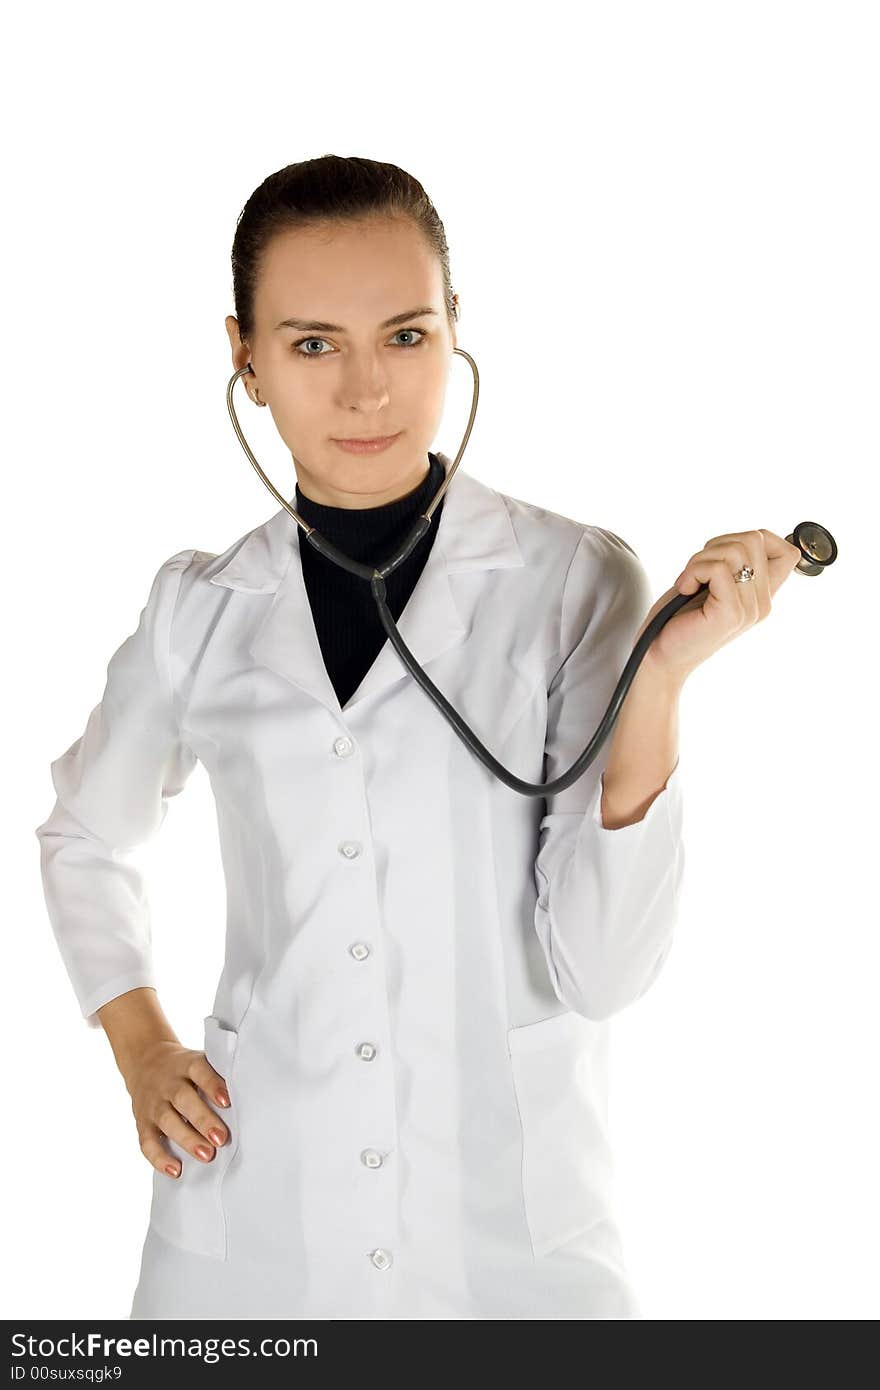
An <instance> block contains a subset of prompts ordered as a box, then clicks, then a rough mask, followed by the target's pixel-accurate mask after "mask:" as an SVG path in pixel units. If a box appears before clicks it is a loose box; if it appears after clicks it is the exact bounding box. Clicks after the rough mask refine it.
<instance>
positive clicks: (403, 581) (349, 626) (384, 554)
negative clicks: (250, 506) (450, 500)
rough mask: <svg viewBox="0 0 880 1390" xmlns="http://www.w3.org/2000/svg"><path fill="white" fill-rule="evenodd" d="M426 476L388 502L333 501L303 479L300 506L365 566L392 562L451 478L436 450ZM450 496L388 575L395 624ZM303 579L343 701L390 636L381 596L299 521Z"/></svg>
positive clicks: (306, 516) (317, 526)
mask: <svg viewBox="0 0 880 1390" xmlns="http://www.w3.org/2000/svg"><path fill="white" fill-rule="evenodd" d="M428 461H429V465H430V466H429V469H428V472H427V474H426V476H425V478H424V481H423V482H421V483H420V484H419V486H418V487H417V488H415V489H414V490H413V491H412V492H408V493H407V494H406V495H405V496H403V497H396V498H395V499H394V501H392V502H386V503H385V504H384V505H383V506H381V507H362V508H355V507H330V506H327V505H325V504H324V503H323V502H313V501H312V499H311V498H310V497H305V496H304V495H303V493H301V492H300V490H299V483H297V485H296V504H295V505H296V510H297V511H298V512H299V514H300V516H301V517H302V518H303V520H304V521H307V522H308V524H309V525H310V526H314V527H315V529H316V530H317V531H319V532H320V534H321V535H322V536H326V538H327V540H328V541H332V542H333V544H334V545H336V546H338V547H339V549H340V550H342V551H343V552H344V553H345V554H346V555H350V556H351V558H352V559H353V560H360V561H361V562H362V563H363V564H369V563H379V562H381V561H383V560H386V559H387V558H388V556H389V555H391V554H392V552H393V551H394V550H395V549H396V547H397V546H398V545H399V544H400V542H401V541H403V540H404V539H405V537H406V536H407V534H408V532H409V531H410V530H411V529H412V526H413V524H414V522H415V519H416V517H417V516H418V515H419V514H420V513H421V512H424V510H425V508H426V507H427V505H428V503H429V502H430V501H431V498H432V497H433V496H434V494H435V493H436V491H437V489H438V488H439V487H440V485H441V483H442V482H443V478H444V476H445V470H444V468H443V464H442V463H441V462H440V460H439V459H438V458H437V456H436V454H431V453H429V454H428ZM445 501H446V497H445V494H444V496H443V497H442V498H441V500H440V504H439V506H438V507H437V508H436V510H435V511H434V513H433V515H432V517H431V525H430V527H429V528H428V530H427V531H426V533H425V535H424V536H422V538H421V540H420V541H419V543H418V545H417V546H415V548H414V549H413V550H412V551H411V552H410V554H409V555H408V556H407V557H406V559H405V560H404V561H403V563H402V564H400V565H398V566H397V569H396V570H394V571H393V572H392V573H391V574H389V575H388V578H387V579H386V580H385V585H386V602H387V604H388V607H389V608H390V609H391V612H392V615H393V617H394V621H395V622H399V621H400V615H401V614H402V612H403V610H404V608H405V607H406V604H407V601H408V599H409V596H410V594H411V593H412V591H413V589H414V588H415V586H416V583H417V581H418V578H419V575H420V574H421V572H422V570H423V568H424V565H425V561H426V560H427V558H428V555H429V554H430V552H431V547H432V545H433V544H434V537H435V536H436V534H437V527H438V526H439V524H440V517H441V514H442V512H443V503H444V502H445ZM297 537H298V540H299V553H300V557H301V559H302V569H303V579H304V580H305V586H306V592H307V593H308V596H309V603H310V604H311V608H312V618H313V621H314V624H315V631H316V632H317V635H318V642H319V644H320V647H321V655H322V656H323V658H324V665H325V666H326V668H327V674H328V675H329V677H330V680H331V681H332V683H333V688H334V689H335V691H336V697H337V699H338V700H339V703H340V705H344V704H345V703H346V701H347V700H348V699H349V698H350V697H351V696H352V695H353V694H354V692H355V691H356V690H357V688H358V686H359V685H360V683H361V681H362V680H363V678H364V676H365V675H366V673H367V671H368V670H369V669H370V667H371V666H372V664H373V662H374V661H375V659H376V657H377V656H378V654H379V651H380V649H381V648H382V647H383V646H384V644H385V641H386V637H385V629H384V627H383V626H382V620H381V619H380V617H379V613H378V611H377V608H376V602H375V599H374V598H373V595H372V592H371V590H370V585H369V583H368V581H367V580H366V579H359V578H358V576H357V575H356V574H349V572H348V570H344V569H341V568H340V566H339V565H334V563H333V561H332V560H328V559H327V557H326V555H322V554H321V553H320V551H318V550H316V549H315V547H314V546H313V545H309V543H308V541H307V540H306V538H305V536H304V535H303V534H302V530H301V528H300V527H297Z"/></svg>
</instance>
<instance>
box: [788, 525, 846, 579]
mask: <svg viewBox="0 0 880 1390" xmlns="http://www.w3.org/2000/svg"><path fill="white" fill-rule="evenodd" d="M785 539H786V540H787V541H789V542H790V544H791V545H796V546H797V548H798V550H799V551H800V552H801V555H802V556H803V559H801V560H798V562H797V564H796V565H795V569H796V570H797V571H798V573H799V574H808V575H813V574H822V572H823V570H824V569H825V567H826V566H827V565H833V564H834V561H835V560H836V559H837V542H836V540H835V539H834V537H833V536H832V534H831V532H830V531H829V530H827V529H826V527H824V526H820V525H819V523H818V521H799V522H798V524H797V526H796V527H795V528H794V530H793V531H792V533H791V535H790V536H786V538H785Z"/></svg>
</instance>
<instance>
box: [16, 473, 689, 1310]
mask: <svg viewBox="0 0 880 1390" xmlns="http://www.w3.org/2000/svg"><path fill="white" fill-rule="evenodd" d="M441 458H443V456H442V455H441ZM443 462H444V465H445V466H446V467H448V460H447V459H445V458H443ZM299 541H300V537H299V528H298V527H297V525H296V523H295V522H294V521H293V519H292V518H291V517H290V516H289V514H288V513H287V512H286V511H285V510H284V509H283V508H281V509H279V510H278V511H277V512H276V513H275V514H274V515H273V516H272V517H270V519H269V520H268V521H266V522H265V523H264V524H263V525H260V526H258V527H256V528H255V529H254V530H253V531H251V532H250V533H249V534H248V535H246V536H244V537H242V538H239V539H238V540H237V541H236V542H235V543H234V544H233V545H232V546H230V547H229V548H228V549H227V550H226V551H224V552H223V554H221V555H217V556H215V555H212V554H206V553H204V552H202V551H198V550H191V549H188V550H184V551H181V552H180V553H179V554H177V555H174V556H172V557H171V558H170V559H169V560H167V561H166V562H165V563H164V564H163V565H162V566H161V568H160V569H159V571H158V573H157V574H156V577H155V579H154V581H153V585H152V588H151V591H150V594H149V598H148V601H147V603H146V605H145V607H144V609H143V610H142V612H141V615H140V621H139V624H138V627H137V630H136V632H135V633H134V634H133V635H132V636H130V637H129V638H128V639H127V640H126V641H125V642H124V643H123V644H122V646H121V647H120V648H119V650H118V651H117V652H116V653H115V655H114V656H113V658H112V659H111V661H110V663H109V666H108V669H107V684H106V688H105V690H104V694H103V698H102V700H101V703H100V704H99V705H98V706H97V707H96V708H95V709H94V710H93V711H92V713H91V715H90V717H89V720H88V724H87V726H86V728H85V731H84V733H83V735H82V737H81V738H79V739H78V740H77V741H76V742H75V743H74V744H73V745H72V747H70V748H69V749H68V750H67V752H66V753H64V754H63V756H61V757H59V758H57V759H56V760H55V761H54V762H53V763H52V777H53V782H54V787H55V790H56V792H57V801H56V804H55V808H54V810H53V811H52V813H51V815H50V816H49V818H48V820H46V821H45V823H44V824H42V825H40V826H39V827H37V830H36V834H37V836H38V838H39V840H40V843H41V863H42V874H43V883H44V890H45V895H46V901H47V905H48V910H49V916H50V919H51V922H52V926H53V928H54V932H55V935H56V938H57V941H58V945H59V947H60V950H61V953H62V955H63V958H64V962H65V964H66V967H67V970H68V972H69V974H70V978H71V981H72V984H73V987H74V990H75V992H76V995H77V998H78V1002H79V1006H80V1009H81V1011H82V1014H83V1016H84V1017H85V1018H86V1019H87V1021H88V1022H89V1023H90V1024H92V1025H93V1026H99V1022H98V1020H97V1019H96V1017H95V1011H96V1010H97V1009H98V1008H99V1007H100V1006H101V1005H102V1004H104V1003H106V1002H107V1001H108V1000H110V999H112V998H114V997H115V996H117V995H119V994H121V993H123V992H124V991H126V990H130V989H134V988H137V987H139V986H143V985H155V984H156V980H155V978H154V975H153V969H152V960H151V951H150V922H149V909H148V906H147V895H146V892H145V886H144V884H143V882H142V881H141V878H140V877H139V875H138V874H137V873H136V871H135V870H134V868H133V866H132V865H131V863H130V862H127V861H126V857H125V856H126V852H127V851H129V850H131V849H132V848H134V847H135V846H136V845H138V844H140V843H142V842H143V841H145V840H146V839H147V838H148V837H150V836H151V835H152V834H153V833H154V832H155V831H157V830H158V828H159V826H160V825H161V823H162V821H163V818H164V816H165V813H166V810H167V803H168V798H169V797H171V796H173V795H175V794H177V793H178V792H179V791H180V790H181V788H182V787H183V785H184V783H185V781H186V778H187V776H188V774H189V773H190V772H191V771H192V769H193V767H194V766H195V764H196V761H197V760H199V761H201V762H202V763H203V765H204V767H205V769H206V770H207V773H208V776H209V778H210V782H211V786H212V789H213V793H214V796H215V798H216V804H217V815H218V824H219V833H220V841H221V851H222V860H223V867H224V873H225V877H226V885H227V901H228V918H227V935H226V958H225V965H224V969H223V971H222V974H221V978H220V980H219V983H218V986H217V991H216V997H215V1000H214V1006H213V1012H212V1013H211V1014H210V1015H209V1016H208V1017H207V1018H206V1019H205V1031H204V1050H205V1053H206V1055H207V1057H208V1059H209V1061H210V1062H211V1063H212V1065H213V1066H214V1067H215V1068H216V1069H217V1071H218V1072H220V1073H221V1075H222V1076H224V1077H225V1079H226V1081H227V1085H228V1089H229V1093H230V1097H231V1100H232V1106H231V1108H230V1109H227V1110H224V1109H222V1108H220V1107H216V1106H215V1108H216V1109H217V1113H218V1114H219V1115H220V1116H221V1118H222V1119H223V1120H224V1122H225V1123H227V1124H228V1126H229V1128H230V1131H231V1136H232V1137H231V1141H230V1142H229V1143H228V1144H227V1145H226V1146H224V1147H222V1148H220V1149H219V1150H218V1152H217V1154H216V1156H215V1158H214V1159H213V1161H212V1162H210V1163H209V1164H203V1163H202V1162H200V1161H199V1160H198V1159H196V1158H194V1157H192V1156H191V1155H190V1154H189V1153H188V1152H187V1151H185V1150H183V1149H180V1148H178V1147H177V1145H176V1144H175V1143H174V1142H172V1141H169V1142H168V1147H169V1149H170V1151H171V1152H172V1153H174V1154H176V1155H177V1156H178V1157H180V1158H181V1159H182V1160H183V1174H182V1177H180V1178H178V1179H176V1180H175V1179H172V1178H169V1177H167V1176H166V1175H165V1174H164V1173H161V1172H158V1171H154V1173H153V1197H152V1209H151V1219H150V1225H149V1229H148V1232H147V1237H146V1242H145V1245H144V1250H143V1260H142V1266H141V1272H140V1280H139V1283H138V1287H137V1290H136V1292H135V1298H134V1304H133V1307H132V1313H131V1316H132V1317H134V1318H140V1317H143V1318H149V1317H187V1316H195V1317H216V1318H221V1317H222V1318H234V1317H246V1318H255V1317H287V1318H295V1317H315V1318H328V1319H329V1318H332V1319H340V1318H351V1319H373V1318H376V1319H387V1318H397V1319H430V1318H455V1319H477V1318H492V1319H500V1318H607V1317H612V1318H616V1317H632V1318H640V1317H642V1316H643V1314H642V1313H641V1310H640V1306H639V1304H638V1302H637V1299H636V1296H635V1293H634V1291H633V1289H632V1287H631V1285H630V1282H629V1278H628V1274H627V1270H626V1267H625V1264H624V1258H623V1252H622V1249H621V1242H620V1237H619V1233H618V1230H617V1227H616V1225H615V1221H614V1213H613V1207H612V1192H611V1186H612V1176H613V1175H612V1155H611V1152H610V1150H609V1143H608V1129H607V1122H608V1113H607V1062H608V1042H609V1032H608V1030H609V1019H610V1018H611V1016H612V1015H613V1014H615V1013H616V1012H618V1011H619V1010H621V1009H623V1008H625V1007H626V1006H627V1005H629V1004H631V1003H633V1001H635V1000H636V999H638V998H639V997H640V996H641V995H643V994H644V993H645V991H646V990H647V989H648V987H649V986H650V985H651V983H652V982H653V981H654V979H655V978H656V976H657V974H658V971H659V970H660V968H661V966H662V964H663V962H664V960H665V958H666V957H667V955H668V952H669V949H670V946H671V943H672V937H673V930H674V926H675V921H676V914H677V908H678V902H679V890H680V884H681V878H682V870H683V865H684V850H683V845H682V837H681V827H682V809H681V795H680V787H679V769H678V766H677V765H676V768H675V770H674V771H673V773H672V775H671V777H670V778H669V781H668V783H667V785H666V787H665V789H664V790H663V791H661V793H660V794H659V795H658V796H657V798H656V799H655V800H654V801H653V802H652V803H651V806H650V807H649V809H648V811H647V813H646V814H645V816H644V817H643V819H642V820H641V821H639V822H637V823H635V824H633V825H629V826H624V827H621V828H619V829H616V830H611V829H606V828H605V826H604V825H603V823H602V819H601V810H600V801H601V790H602V788H601V781H600V775H601V773H602V772H603V771H604V768H605V766H606V764H607V758H608V753H609V749H610V740H608V741H606V743H605V744H604V745H603V746H602V748H601V749H600V752H599V755H598V756H597V758H596V759H595V761H594V762H593V763H592V765H591V766H590V768H589V769H588V770H587V772H586V773H585V774H584V775H583V776H582V777H581V778H580V779H579V780H578V781H577V782H575V783H574V785H573V786H571V787H569V788H568V789H567V790H566V791H564V792H562V793H559V794H557V795H556V796H555V797H554V798H553V799H552V802H551V803H550V804H546V802H545V799H544V798H542V797H526V796H523V795H521V794H520V793H518V792H514V791H512V790H511V789H509V788H507V787H506V786H504V784H503V783H501V782H499V781H498V780H496V779H495V778H494V777H492V776H491V775H490V774H489V772H488V771H487V769H486V768H484V767H483V765H482V764H481V763H480V762H479V761H478V760H477V759H476V758H475V757H474V755H473V754H472V753H471V752H470V751H469V750H468V749H467V748H466V747H465V745H464V744H463V743H462V742H461V740H460V739H459V737H458V736H457V734H456V733H455V732H454V731H453V729H452V728H451V727H450V725H449V724H448V723H447V721H446V720H445V719H444V718H443V717H442V715H441V714H440V713H439V711H438V710H437V709H436V708H435V707H434V705H433V704H432V703H431V702H430V700H429V699H428V697H427V696H426V695H425V694H424V692H423V691H422V690H421V689H420V688H419V687H418V685H417V684H416V682H415V681H414V680H413V679H412V677H411V676H410V675H409V673H408V672H407V671H406V669H405V667H404V666H403V664H402V663H401V661H400V659H399V657H398V655H397V653H396V652H395V651H394V649H393V647H392V646H391V644H390V642H388V641H386V642H385V644H384V645H383V647H382V649H381V651H380V652H379V655H378V657H377V659H376V660H375V662H374V663H373V665H372V667H371V668H370V669H369V671H368V672H367V674H366V675H365V676H364V679H363V680H362V682H361V684H360V686H359V688H358V689H357V691H356V692H355V693H354V695H352V697H351V698H350V699H349V700H348V701H347V702H346V704H345V706H344V708H340V705H339V702H338V700H337V698H336V695H335V692H334V690H333V686H332V684H331V682H330V679H329V676H328V674H327V671H326V668H325V666H324V663H323V660H322V656H321V651H320V647H319V644H318V639H317V635H316V631H315V628H314V625H313V621H312V616H311V610H310V606H309V600H308V596H307V592H306V589H305V585H304V582H303V575H302V567H301V560H300V548H299ZM651 603H652V597H651V591H650V588H649V584H648V581H647V577H646V574H645V571H644V568H643V566H642V564H641V562H640V560H639V559H638V558H637V556H636V554H635V553H634V551H633V550H632V549H631V548H630V547H629V546H628V545H627V544H626V543H625V542H624V541H622V540H621V539H620V538H619V537H618V536H616V535H614V534H613V533H612V532H610V531H607V530H605V529H603V528H601V527H599V526H596V525H590V524H586V523H581V522H577V521H573V520H570V519H569V518H567V517H564V516H560V515H558V514H556V513H553V512H550V511H547V510H545V509H543V508H541V507H538V506H535V505H532V504H529V503H526V502H523V501H520V500H517V499H515V498H512V497H509V496H506V495H504V494H502V493H500V492H498V491H495V490H493V489H492V488H490V487H487V486H485V485H484V484H483V483H481V482H479V481H478V480H477V479H476V478H475V477H473V476H471V475H470V474H469V473H467V472H465V471H463V470H462V469H461V468H459V469H458V471H457V472H456V474H455V476H454V477H453V479H452V482H451V484H450V487H449V489H448V491H447V493H446V496H445V501H444V505H443V510H442V513H441V518H440V522H439V528H438V533H437V536H436V538H435V541H434V545H433V547H432V549H431V551H430V554H429V556H428V560H427V562H426V564H425V567H424V569H423V571H422V573H421V575H420V577H419V580H418V583H417V584H416V587H415V589H414V590H413V593H412V595H411V597H410V599H409V602H408V603H407V606H406V608H405V610H404V612H403V614H402V617H401V620H400V623H399V628H400V632H401V635H402V637H403V639H404V641H405V642H406V644H407V646H408V647H409V648H410V650H411V651H412V652H413V653H414V655H415V657H416V659H417V660H418V661H419V662H420V663H421V664H422V665H423V666H424V667H425V669H426V671H427V673H428V675H429V676H430V677H431V680H432V681H433V682H434V683H435V684H436V685H437V686H438V687H439V689H440V690H441V691H442V692H443V693H444V695H445V696H446V697H447V699H449V700H450V701H451V702H452V704H453V705H454V706H455V708H456V709H458V710H459V711H460V712H461V713H462V715H463V716H464V718H465V719H466V720H467V722H468V723H469V724H470V725H471V727H472V728H473V729H474V730H475V732H476V734H477V736H478V737H479V738H480V739H481V740H482V742H483V743H484V744H486V746H487V747H488V748H489V750H490V751H491V752H492V753H494V755H495V756H496V757H497V758H498V759H499V760H500V761H501V762H502V763H504V764H505V765H506V766H507V767H509V768H510V769H512V770H513V771H514V772H515V773H516V774H518V775H519V776H520V777H523V778H526V779H528V780H529V781H531V782H538V781H546V780H548V779H549V778H552V777H556V776H558V775H559V773H560V772H562V771H563V770H564V769H566V768H568V767H569V766H570V764H571V763H572V762H573V761H574V759H575V758H576V757H577V755H578V754H579V753H580V752H581V751H582V750H583V748H584V747H585V745H586V743H587V740H588V739H589V738H590V737H591V735H592V734H593V732H594V730H595V728H596V726H597V724H598V722H599V720H600V718H601V716H602V714H603V713H604V711H605V708H606V706H607V704H608V701H609V699H610V697H611V694H612V692H613V690H614V687H615V685H616V683H617V680H618V678H619V676H620V673H621V671H622V669H623V666H624V663H625V661H626V659H627V657H628V655H629V653H630V651H631V649H632V645H633V641H634V637H635V634H636V632H637V630H638V628H639V627H640V625H641V623H642V621H643V620H644V618H645V616H646V614H647V612H648V609H649V608H650V606H651ZM377 621H378V619H377Z"/></svg>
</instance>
